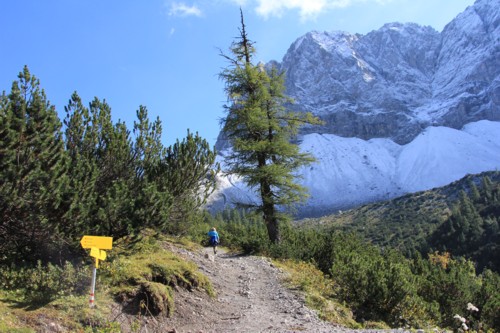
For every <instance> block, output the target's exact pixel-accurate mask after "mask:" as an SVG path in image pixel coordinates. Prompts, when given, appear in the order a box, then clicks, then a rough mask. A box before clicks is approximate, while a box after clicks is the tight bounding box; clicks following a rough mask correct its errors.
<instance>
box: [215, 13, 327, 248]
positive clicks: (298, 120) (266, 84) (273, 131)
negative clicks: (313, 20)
mask: <svg viewBox="0 0 500 333" xmlns="http://www.w3.org/2000/svg"><path fill="white" fill-rule="evenodd" d="M230 51H231V53H232V55H231V56H227V55H224V54H222V56H223V57H225V58H226V59H227V60H228V61H229V62H230V66H229V67H228V68H226V69H225V70H223V71H222V72H221V74H220V78H221V79H222V80H224V81H225V85H226V86H225V91H226V94H227V97H228V105H225V109H226V112H227V116H226V117H225V118H224V119H223V120H222V123H223V132H224V133H225V135H226V137H227V138H228V140H229V141H230V142H231V144H232V153H231V154H229V155H228V156H227V157H226V163H227V165H228V167H229V172H231V173H235V174H238V175H239V176H241V177H242V179H243V180H244V181H245V182H246V183H247V184H248V185H249V186H250V187H252V188H254V189H256V190H257V192H258V193H259V195H260V199H261V202H260V204H258V205H257V209H258V210H259V211H260V212H261V213H262V214H263V218H264V222H265V224H266V226H267V229H268V234H269V238H270V240H271V241H272V242H275V243H276V242H280V239H281V233H280V224H281V223H283V222H286V221H287V220H288V218H289V216H288V214H286V213H284V210H283V209H284V208H285V206H291V205H293V204H294V203H297V202H300V201H301V200H304V199H305V198H306V196H307V195H306V192H305V189H304V188H303V187H302V186H300V185H298V184H297V183H296V182H295V178H296V176H295V173H294V172H295V171H296V170H297V169H298V168H300V167H301V166H304V165H306V164H309V163H311V162H312V161H313V158H312V157H311V156H310V155H308V154H304V153H301V152H300V151H299V147H298V146H297V145H296V144H294V143H291V139H293V138H294V136H296V134H297V132H298V128H299V126H300V125H302V124H307V123H309V124H317V123H319V120H317V119H316V118H314V117H313V116H312V115H311V114H310V113H296V112H291V111H289V110H287V109H286V108H285V107H284V105H285V104H286V103H290V102H291V100H290V98H288V97H287V96H285V94H284V73H280V72H278V71H277V70H276V69H275V68H273V69H271V70H270V71H269V72H268V71H266V69H265V68H264V66H263V65H262V64H257V65H254V64H253V63H252V60H253V56H254V54H255V48H254V45H253V42H252V41H250V40H249V38H248V35H247V32H246V28H245V24H244V20H243V13H241V29H240V37H239V39H238V40H237V41H235V42H233V44H232V46H231V48H230Z"/></svg>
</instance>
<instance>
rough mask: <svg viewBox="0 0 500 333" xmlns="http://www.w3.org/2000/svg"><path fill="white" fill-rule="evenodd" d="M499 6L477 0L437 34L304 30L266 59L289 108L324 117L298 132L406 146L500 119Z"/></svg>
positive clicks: (406, 28) (393, 28)
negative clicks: (431, 134)
mask: <svg viewBox="0 0 500 333" xmlns="http://www.w3.org/2000/svg"><path fill="white" fill-rule="evenodd" d="M499 8H500V0H478V1H476V3H475V4H474V6H471V7H468V8H467V9H466V10H465V11H464V12H463V13H461V14H460V15H458V16H457V17H456V18H455V19H454V20H453V21H451V22H450V23H449V24H448V25H447V26H446V27H445V28H444V29H443V31H442V32H441V33H440V32H437V31H436V30H434V29H433V28H431V27H422V26H419V25H417V24H413V23H409V24H401V23H389V24H386V25H384V26H383V27H381V28H380V29H378V30H376V31H372V32H370V33H368V34H366V35H358V34H356V35H353V34H349V33H345V32H310V33H307V34H306V35H304V36H302V37H300V38H298V39H297V40H296V41H295V42H294V43H293V44H292V45H291V46H290V48H289V50H288V51H287V53H286V54H285V56H284V57H283V60H282V61H281V63H278V62H271V63H270V64H268V65H275V66H278V67H279V68H280V69H281V70H283V71H285V72H286V88H287V93H288V95H289V96H291V97H293V98H294V99H295V102H296V103H295V105H293V106H292V108H293V109H296V110H301V111H310V112H312V113H314V114H315V115H317V116H319V117H320V118H322V119H323V120H324V121H325V125H324V126H320V127H308V128H305V129H304V130H303V133H320V134H326V133H329V134H336V135H340V136H343V137H358V138H361V139H365V140H367V139H371V138H389V139H392V140H394V141H395V142H397V143H399V144H406V143H408V142H410V141H411V140H413V139H414V138H415V137H416V136H417V135H418V134H419V133H421V132H422V131H423V130H424V129H425V128H426V127H428V126H447V127H452V128H456V129H459V128H461V127H462V126H463V125H465V124H467V123H469V122H472V121H478V120H482V119H486V120H494V121H498V120H500V77H499V73H500V28H499V21H500V14H499V12H500V10H499ZM222 139H223V138H222V137H221V140H222ZM218 146H219V147H222V146H223V142H221V141H220V142H218Z"/></svg>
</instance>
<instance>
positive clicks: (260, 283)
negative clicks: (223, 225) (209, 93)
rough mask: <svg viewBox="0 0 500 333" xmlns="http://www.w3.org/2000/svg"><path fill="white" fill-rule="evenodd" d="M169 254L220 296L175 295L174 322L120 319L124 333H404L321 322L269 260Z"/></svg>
mask: <svg viewBox="0 0 500 333" xmlns="http://www.w3.org/2000/svg"><path fill="white" fill-rule="evenodd" d="M169 250H171V251H173V252H175V253H177V254H179V255H180V256H182V257H184V258H185V259H186V260H190V261H193V262H195V263H196V264H197V265H198V267H199V269H200V271H201V272H202V273H203V274H205V275H206V276H207V277H208V278H209V279H210V280H211V281H212V284H213V286H214V288H215V291H216V293H217V295H216V297H215V298H210V297H209V296H208V295H207V294H206V293H205V292H204V291H201V290H193V291H187V290H185V289H182V288H177V289H176V290H175V312H174V315H173V316H172V318H166V317H156V318H153V317H143V318H142V320H141V324H140V328H138V327H137V326H136V328H135V329H132V327H133V325H132V323H133V322H134V320H135V319H134V318H135V317H134V316H131V315H129V316H127V315H124V314H123V313H121V315H119V316H117V317H116V320H117V321H120V322H121V323H122V329H124V331H123V332H137V333H143V332H144V333H159V332H162V333H167V332H170V333H188V332H189V333H212V332H217V333H229V332H238V333H246V332H250V333H254V332H266V333H268V332H280V333H282V332H283V333H285V332H312V333H323V332H324V333H326V332H332V333H335V332H337V333H340V332H343V333H351V332H356V333H368V332H369V333H376V332H384V333H387V332H398V333H406V332H409V331H404V330H351V329H347V328H344V327H341V326H337V325H333V324H331V323H328V322H325V321H322V320H321V319H319V318H318V316H317V314H316V312H315V311H313V310H311V309H309V308H307V307H306V306H305V302H304V298H303V296H302V295H301V294H300V293H298V292H295V291H292V290H289V289H287V288H286V287H285V286H283V284H282V281H283V278H284V275H283V274H285V273H283V272H282V271H281V270H280V269H279V268H277V267H275V266H274V265H273V264H272V263H271V261H270V260H268V259H267V258H263V257H256V256H238V255H234V254H229V253H225V252H224V251H219V254H218V255H217V256H214V255H213V253H212V249H211V248H206V249H202V250H199V251H196V252H190V251H187V250H185V249H180V248H176V247H170V248H169Z"/></svg>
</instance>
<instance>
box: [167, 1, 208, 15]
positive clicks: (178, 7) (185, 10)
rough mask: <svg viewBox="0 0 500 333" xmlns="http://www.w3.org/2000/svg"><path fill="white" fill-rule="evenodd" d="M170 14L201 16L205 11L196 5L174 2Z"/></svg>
mask: <svg viewBox="0 0 500 333" xmlns="http://www.w3.org/2000/svg"><path fill="white" fill-rule="evenodd" d="M168 15H171V16H198V17H200V16H202V15H203V13H202V12H201V10H200V9H199V8H198V7H197V6H196V5H192V6H188V5H186V4H185V3H182V2H173V3H172V4H171V5H170V10H169V12H168Z"/></svg>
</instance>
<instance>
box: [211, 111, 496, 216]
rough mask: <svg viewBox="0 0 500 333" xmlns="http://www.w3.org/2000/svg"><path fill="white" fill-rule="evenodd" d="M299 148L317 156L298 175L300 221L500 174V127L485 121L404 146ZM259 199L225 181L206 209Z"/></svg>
mask: <svg viewBox="0 0 500 333" xmlns="http://www.w3.org/2000/svg"><path fill="white" fill-rule="evenodd" d="M300 147H301V150H302V151H304V152H310V153H314V156H315V158H316V162H315V163H313V164H311V165H309V166H307V167H304V168H302V169H301V170H300V171H299V174H300V177H301V179H300V180H299V182H300V183H301V184H302V185H303V186H305V187H306V188H307V189H308V190H309V194H310V197H309V199H308V201H307V202H306V203H305V204H304V205H302V206H301V207H299V215H300V216H318V215H322V214H325V213H330V212H335V211H338V210H341V209H348V208H352V207H355V206H357V205H360V204H364V203H368V202H373V201H378V200H385V199H390V198H394V197H397V196H400V195H403V194H406V193H412V192H418V191H422V190H427V189H431V188H434V187H441V186H444V185H447V184H449V183H451V182H453V181H455V180H458V179H460V178H462V177H464V176H465V175H467V174H475V173H480V172H484V171H492V170H499V169H500V122H492V121H488V120H482V121H478V122H474V123H470V124H467V125H466V126H464V128H462V130H456V129H452V128H448V127H428V128H427V129H426V130H425V131H423V132H422V133H421V134H420V135H418V136H417V137H416V138H415V139H414V140H413V141H412V142H410V143H408V144H406V145H398V144H396V143H394V142H393V141H391V140H389V139H371V140H368V141H365V140H361V139H358V138H343V137H339V136H336V135H333V134H323V135H322V134H308V135H305V136H304V137H303V138H302V142H301V143H300ZM219 159H220V161H221V162H222V161H223V157H222V156H219ZM257 198H258V197H257V195H256V194H255V193H253V191H251V190H250V189H248V188H247V187H246V186H245V184H243V183H242V182H241V180H239V178H238V177H235V176H221V177H219V179H218V189H217V191H216V192H215V193H214V194H213V195H212V196H211V197H210V199H209V203H208V206H209V207H211V208H212V209H214V210H220V209H223V208H224V207H226V206H227V205H231V204H233V203H235V202H243V203H255V202H257V200H258V199H257Z"/></svg>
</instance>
